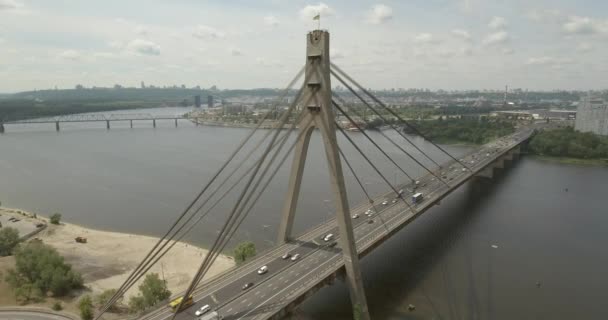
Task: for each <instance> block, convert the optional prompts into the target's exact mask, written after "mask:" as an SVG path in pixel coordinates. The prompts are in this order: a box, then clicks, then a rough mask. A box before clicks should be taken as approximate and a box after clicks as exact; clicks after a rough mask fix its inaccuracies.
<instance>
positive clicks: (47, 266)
mask: <svg viewBox="0 0 608 320" xmlns="http://www.w3.org/2000/svg"><path fill="white" fill-rule="evenodd" d="M14 255H15V267H16V268H15V269H10V270H9V272H8V274H7V276H6V281H7V282H8V283H9V285H10V286H11V287H12V288H13V289H14V290H15V295H16V296H21V297H23V298H24V299H25V300H28V299H30V297H31V296H32V293H37V295H40V296H45V295H46V294H47V293H49V292H50V293H51V294H53V295H54V296H64V295H66V294H67V293H69V291H70V290H71V289H76V288H80V287H82V284H83V280H82V276H81V275H80V274H79V273H78V272H76V271H74V270H72V266H71V265H69V264H67V263H65V261H64V259H63V257H62V256H60V255H59V253H57V251H56V250H55V249H53V248H51V247H50V246H47V245H45V244H43V243H41V242H29V243H27V244H24V245H21V246H18V247H17V249H16V250H15V251H14Z"/></svg>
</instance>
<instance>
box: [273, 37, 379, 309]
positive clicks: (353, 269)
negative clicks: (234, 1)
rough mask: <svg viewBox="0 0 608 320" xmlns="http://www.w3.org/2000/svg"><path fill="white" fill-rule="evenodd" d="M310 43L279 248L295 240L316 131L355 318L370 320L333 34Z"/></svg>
mask: <svg viewBox="0 0 608 320" xmlns="http://www.w3.org/2000/svg"><path fill="white" fill-rule="evenodd" d="M306 40H307V41H306V67H305V70H306V78H305V79H306V80H305V81H306V85H305V86H304V87H303V89H302V93H301V97H302V98H303V99H302V100H301V101H294V103H301V104H302V105H303V109H304V110H302V113H303V115H302V117H300V119H299V121H298V128H299V129H300V130H302V132H304V133H303V134H302V135H301V136H300V138H299V139H300V140H299V141H298V142H297V144H296V150H294V158H293V163H292V167H291V175H290V178H289V187H288V188H289V189H288V190H287V198H286V202H285V204H284V207H283V214H282V215H283V216H282V219H281V222H280V225H279V235H278V244H281V243H284V242H286V241H288V240H289V238H290V237H291V230H292V226H293V221H294V217H295V212H296V208H297V203H298V196H299V193H300V186H301V183H302V174H303V171H304V165H305V162H306V156H307V153H308V147H309V141H310V136H311V134H312V131H313V130H314V129H315V128H318V129H319V131H320V132H321V139H322V141H323V145H324V149H325V156H326V158H327V164H328V165H327V168H328V169H329V170H328V171H329V178H330V184H331V186H332V188H331V189H332V193H333V195H334V197H335V204H336V211H337V212H336V221H337V224H338V230H339V235H340V238H339V242H340V248H342V257H343V259H344V268H345V270H346V283H347V285H348V288H349V293H350V301H351V304H352V307H353V314H354V315H355V317H354V318H355V319H360V320H370V315H369V310H368V307H367V298H366V297H365V288H364V286H363V278H362V276H361V267H360V265H359V254H358V252H357V247H356V242H355V236H354V231H353V225H352V219H351V217H350V208H349V205H348V198H347V194H346V187H345V183H344V174H343V171H342V162H341V161H340V154H339V151H338V142H337V139H336V127H335V124H334V119H335V115H334V112H333V107H332V104H331V77H330V57H329V32H327V31H322V30H314V31H312V32H310V33H308V35H307V36H306Z"/></svg>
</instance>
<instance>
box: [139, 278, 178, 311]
mask: <svg viewBox="0 0 608 320" xmlns="http://www.w3.org/2000/svg"><path fill="white" fill-rule="evenodd" d="M139 291H140V292H141V295H142V297H143V298H144V305H145V306H146V307H151V306H153V305H155V304H157V303H158V302H160V301H163V300H165V299H168V298H169V297H170V296H171V291H169V290H168V289H167V283H166V282H165V281H163V280H161V279H160V278H159V277H158V273H151V274H148V275H146V278H145V279H144V282H143V283H142V284H141V285H140V286H139Z"/></svg>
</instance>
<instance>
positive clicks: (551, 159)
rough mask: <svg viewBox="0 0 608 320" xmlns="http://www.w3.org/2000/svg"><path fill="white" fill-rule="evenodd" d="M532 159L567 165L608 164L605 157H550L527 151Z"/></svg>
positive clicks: (590, 165) (595, 165) (604, 165)
mask: <svg viewBox="0 0 608 320" xmlns="http://www.w3.org/2000/svg"><path fill="white" fill-rule="evenodd" d="M529 155H530V156H532V158H533V159H536V160H539V161H545V162H552V163H560V164H569V165H578V166H584V167H606V166H608V160H607V159H579V158H569V157H552V156H543V155H538V154H532V153H529Z"/></svg>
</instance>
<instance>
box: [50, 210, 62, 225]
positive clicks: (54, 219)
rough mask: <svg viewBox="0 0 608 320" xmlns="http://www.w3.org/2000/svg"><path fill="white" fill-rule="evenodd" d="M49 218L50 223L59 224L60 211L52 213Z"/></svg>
mask: <svg viewBox="0 0 608 320" xmlns="http://www.w3.org/2000/svg"><path fill="white" fill-rule="evenodd" d="M50 220H51V223H52V224H59V221H60V220H61V213H53V215H52V216H51V218H50Z"/></svg>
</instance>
